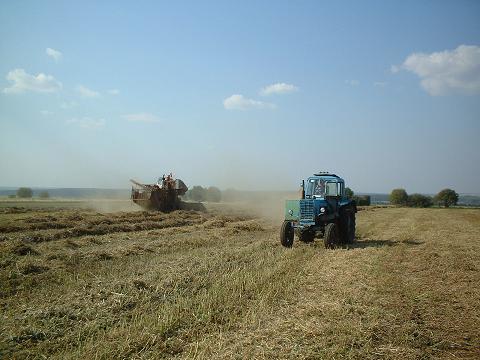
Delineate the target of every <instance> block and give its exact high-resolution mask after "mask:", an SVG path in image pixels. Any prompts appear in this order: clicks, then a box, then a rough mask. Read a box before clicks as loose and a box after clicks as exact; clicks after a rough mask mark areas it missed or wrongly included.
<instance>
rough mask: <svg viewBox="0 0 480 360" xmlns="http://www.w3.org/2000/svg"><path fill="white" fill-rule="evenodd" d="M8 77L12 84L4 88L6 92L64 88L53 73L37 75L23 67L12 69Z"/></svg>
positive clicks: (50, 90)
mask: <svg viewBox="0 0 480 360" xmlns="http://www.w3.org/2000/svg"><path fill="white" fill-rule="evenodd" d="M6 79H7V80H8V81H9V82H11V83H12V86H10V87H8V88H5V89H3V92H4V93H6V94H20V93H23V92H26V91H35V92H43V93H51V92H57V91H59V90H60V89H61V88H62V83H61V82H59V81H57V80H56V79H55V78H54V77H53V76H51V75H45V74H43V73H40V74H38V75H37V76H35V75H30V74H28V73H27V72H25V70H23V69H15V70H12V71H10V72H9V73H8V74H7V76H6Z"/></svg>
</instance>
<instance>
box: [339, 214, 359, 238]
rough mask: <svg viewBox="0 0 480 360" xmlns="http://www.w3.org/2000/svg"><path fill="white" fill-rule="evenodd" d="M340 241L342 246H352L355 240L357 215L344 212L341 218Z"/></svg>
mask: <svg viewBox="0 0 480 360" xmlns="http://www.w3.org/2000/svg"><path fill="white" fill-rule="evenodd" d="M339 230H340V240H341V242H342V244H351V243H353V241H354V240H355V213H353V212H344V213H343V214H342V216H341V218H340V229H339Z"/></svg>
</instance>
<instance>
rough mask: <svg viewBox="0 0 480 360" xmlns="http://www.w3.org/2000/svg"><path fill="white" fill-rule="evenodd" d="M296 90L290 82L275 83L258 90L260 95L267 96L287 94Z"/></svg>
mask: <svg viewBox="0 0 480 360" xmlns="http://www.w3.org/2000/svg"><path fill="white" fill-rule="evenodd" d="M295 91H298V87H297V86H295V85H292V84H285V83H276V84H272V85H268V86H265V87H264V88H262V89H261V90H260V95H263V96H267V95H272V94H287V93H291V92H295Z"/></svg>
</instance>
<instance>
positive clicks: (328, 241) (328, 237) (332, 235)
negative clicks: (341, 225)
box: [323, 223, 338, 249]
mask: <svg viewBox="0 0 480 360" xmlns="http://www.w3.org/2000/svg"><path fill="white" fill-rule="evenodd" d="M323 243H324V244H325V248H326V249H335V247H336V246H337V245H338V229H337V224H335V223H329V224H327V226H325V236H324V237H323Z"/></svg>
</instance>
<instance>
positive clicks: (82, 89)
mask: <svg viewBox="0 0 480 360" xmlns="http://www.w3.org/2000/svg"><path fill="white" fill-rule="evenodd" d="M76 90H77V92H78V93H79V94H80V96H82V97H86V98H96V97H99V96H100V93H99V92H98V91H95V90H92V89H89V88H87V87H86V86H83V85H78V86H77V87H76Z"/></svg>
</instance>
